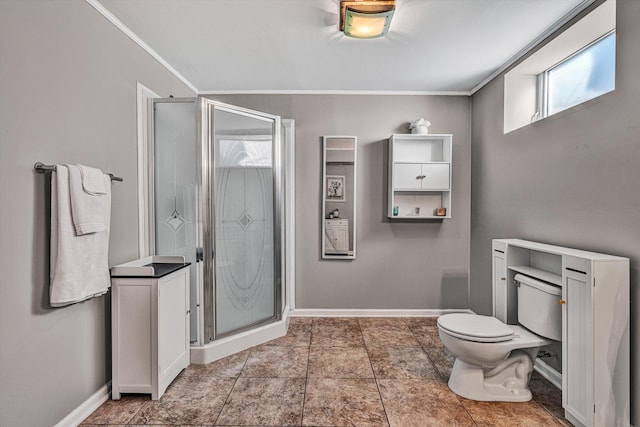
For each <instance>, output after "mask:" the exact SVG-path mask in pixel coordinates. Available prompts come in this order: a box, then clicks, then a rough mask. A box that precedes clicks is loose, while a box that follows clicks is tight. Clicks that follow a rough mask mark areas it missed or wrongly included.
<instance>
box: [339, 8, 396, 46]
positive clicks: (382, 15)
mask: <svg viewBox="0 0 640 427" xmlns="http://www.w3.org/2000/svg"><path fill="white" fill-rule="evenodd" d="M395 8H396V6H395V0H389V1H387V0H369V1H346V0H342V1H341V2H340V31H344V35H345V36H349V37H355V38H357V39H374V38H377V37H382V36H384V35H385V34H387V31H389V24H391V17H392V16H393V12H394V10H395Z"/></svg>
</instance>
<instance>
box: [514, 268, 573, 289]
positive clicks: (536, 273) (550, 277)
mask: <svg viewBox="0 0 640 427" xmlns="http://www.w3.org/2000/svg"><path fill="white" fill-rule="evenodd" d="M509 270H513V271H517V272H518V273H522V274H526V275H527V276H531V277H533V278H534V279H540V280H543V281H545V282H549V283H552V284H554V285H558V286H562V276H560V275H559V274H556V273H551V272H549V271H545V270H540V269H539V268H534V267H529V266H528V265H510V266H509Z"/></svg>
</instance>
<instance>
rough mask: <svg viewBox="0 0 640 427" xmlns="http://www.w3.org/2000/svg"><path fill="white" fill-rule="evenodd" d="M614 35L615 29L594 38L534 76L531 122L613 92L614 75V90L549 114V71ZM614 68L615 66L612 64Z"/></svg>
mask: <svg viewBox="0 0 640 427" xmlns="http://www.w3.org/2000/svg"><path fill="white" fill-rule="evenodd" d="M613 34H616V29H615V28H614V29H613V30H611V31H608V32H607V33H605V34H603V35H601V36H600V37H598V38H596V39H595V40H593V41H591V42H590V43H588V44H587V45H585V46H583V47H581V48H580V49H578V50H576V51H575V52H573V53H572V54H570V55H568V56H567V57H565V58H563V59H562V60H560V61H558V62H556V63H555V64H553V65H552V66H550V67H549V68H547V69H546V70H544V71H542V72H541V73H540V74H538V75H537V76H536V112H535V114H534V115H533V117H532V118H531V122H536V121H538V120H541V119H544V118H545V117H549V116H552V115H553V114H557V113H560V112H562V111H565V110H568V109H569V108H573V107H575V106H577V105H580V104H583V103H585V102H587V101H590V100H592V99H595V98H597V97H599V96H602V95H604V94H605V93H609V92H612V91H613V90H615V74H614V89H612V90H611V91H608V92H603V93H601V94H599V95H597V96H594V97H592V98H589V99H585V100H584V101H581V102H579V103H577V104H574V105H572V106H570V107H567V108H565V109H563V110H560V111H556V112H555V113H553V114H549V74H550V73H551V71H553V70H554V69H556V68H557V67H559V66H560V65H562V64H565V63H567V62H569V61H571V60H572V59H573V58H575V57H576V56H578V55H579V54H581V53H582V52H584V51H585V50H587V49H589V48H591V47H592V46H594V45H596V44H598V43H600V42H602V41H603V40H604V39H606V38H607V37H609V36H611V35H613ZM617 41H618V39H617V35H616V43H615V44H614V49H615V46H616V45H617ZM614 61H615V54H614ZM614 67H615V64H614Z"/></svg>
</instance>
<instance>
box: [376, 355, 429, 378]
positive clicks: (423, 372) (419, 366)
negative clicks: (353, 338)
mask: <svg viewBox="0 0 640 427" xmlns="http://www.w3.org/2000/svg"><path fill="white" fill-rule="evenodd" d="M369 358H370V360H371V365H372V366H373V371H374V372H375V374H376V378H379V379H380V378H422V379H439V378H440V376H439V374H438V371H437V370H436V368H435V366H434V365H433V362H431V359H429V357H428V356H427V354H426V353H425V352H424V350H423V349H422V347H387V348H384V347H374V348H370V349H369Z"/></svg>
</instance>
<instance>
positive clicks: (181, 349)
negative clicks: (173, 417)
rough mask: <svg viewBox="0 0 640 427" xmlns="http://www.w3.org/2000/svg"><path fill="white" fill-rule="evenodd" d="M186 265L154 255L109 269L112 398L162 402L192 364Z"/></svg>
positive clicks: (180, 259)
mask: <svg viewBox="0 0 640 427" xmlns="http://www.w3.org/2000/svg"><path fill="white" fill-rule="evenodd" d="M188 266H189V263H185V259H184V257H181V256H178V257H168V256H154V257H148V258H144V259H141V260H137V261H132V262H129V263H126V264H121V265H118V266H115V267H112V268H111V283H112V300H111V331H112V371H113V372H112V376H113V379H112V392H111V398H112V399H114V400H118V399H120V394H121V393H149V394H151V399H153V400H158V399H159V398H160V397H161V396H162V395H163V394H164V392H165V390H166V389H167V387H168V386H169V384H171V382H172V381H173V380H174V379H175V377H176V376H177V375H178V374H179V373H180V372H181V371H182V370H183V369H184V368H185V367H187V366H188V365H189V362H190V353H189V348H190V347H189V268H188Z"/></svg>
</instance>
